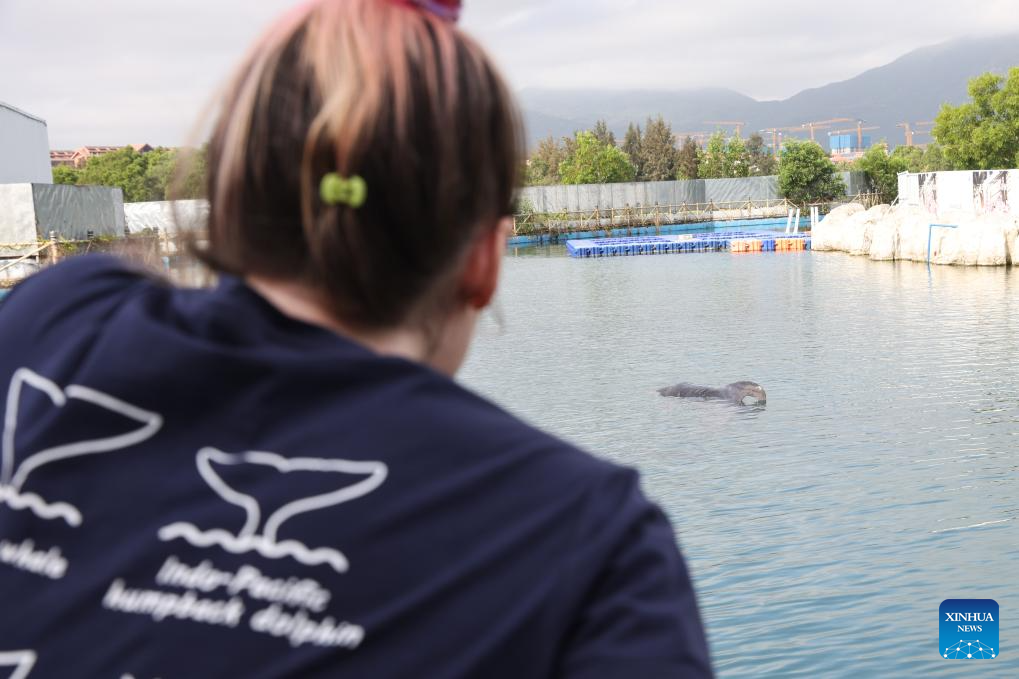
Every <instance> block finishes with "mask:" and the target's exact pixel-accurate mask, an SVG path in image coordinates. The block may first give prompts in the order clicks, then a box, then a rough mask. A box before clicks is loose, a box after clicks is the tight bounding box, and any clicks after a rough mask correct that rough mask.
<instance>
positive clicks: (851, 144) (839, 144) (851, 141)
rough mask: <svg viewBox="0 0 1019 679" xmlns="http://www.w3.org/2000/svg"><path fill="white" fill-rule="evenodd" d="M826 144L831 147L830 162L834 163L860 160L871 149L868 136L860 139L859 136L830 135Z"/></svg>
mask: <svg viewBox="0 0 1019 679" xmlns="http://www.w3.org/2000/svg"><path fill="white" fill-rule="evenodd" d="M861 141H862V142H863V143H862V144H861V143H860V142H861ZM828 143H829V145H830V146H831V157H832V160H834V161H835V162H839V161H846V162H849V161H853V160H856V159H858V158H862V157H863V154H864V153H865V152H866V151H867V149H869V148H870V147H871V143H870V136H868V135H863V136H862V137H861V136H860V135H859V134H832V135H829V136H828Z"/></svg>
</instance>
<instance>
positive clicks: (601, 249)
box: [566, 231, 810, 257]
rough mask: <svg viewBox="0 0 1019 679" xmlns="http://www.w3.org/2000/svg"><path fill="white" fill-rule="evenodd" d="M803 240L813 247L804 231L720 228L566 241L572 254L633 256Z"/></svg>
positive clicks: (771, 246)
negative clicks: (691, 231) (711, 231)
mask: <svg viewBox="0 0 1019 679" xmlns="http://www.w3.org/2000/svg"><path fill="white" fill-rule="evenodd" d="M785 239H799V240H803V241H804V244H803V250H809V249H810V237H809V236H808V235H806V234H802V233H780V232H775V231H718V232H714V233H691V234H680V235H663V236H636V237H633V238H593V239H578V240H568V241H566V251H567V252H568V253H569V255H570V257H629V256H635V255H671V254H679V253H684V252H726V251H729V250H731V249H732V243H733V241H760V249H759V250H755V251H758V252H774V251H775V250H776V245H775V242H776V240H785Z"/></svg>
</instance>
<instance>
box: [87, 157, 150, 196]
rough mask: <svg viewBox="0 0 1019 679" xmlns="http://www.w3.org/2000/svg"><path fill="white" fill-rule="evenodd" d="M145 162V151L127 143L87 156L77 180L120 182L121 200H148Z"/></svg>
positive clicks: (108, 184) (88, 182)
mask: <svg viewBox="0 0 1019 679" xmlns="http://www.w3.org/2000/svg"><path fill="white" fill-rule="evenodd" d="M147 170H148V162H147V161H146V159H145V154H141V153H138V152H136V151H135V150H134V149H133V148H131V147H130V146H125V147H124V148H122V149H120V150H117V151H113V152H112V153H106V154H103V155H101V156H94V157H92V158H89V160H88V162H87V163H86V164H85V167H83V168H82V169H81V174H80V179H79V182H78V183H79V184H88V185H99V186H119V187H120V188H121V189H122V190H123V191H124V202H126V203H137V202H140V201H145V200H151V194H150V192H149V187H148V184H147V182H146V180H145V174H146V172H147Z"/></svg>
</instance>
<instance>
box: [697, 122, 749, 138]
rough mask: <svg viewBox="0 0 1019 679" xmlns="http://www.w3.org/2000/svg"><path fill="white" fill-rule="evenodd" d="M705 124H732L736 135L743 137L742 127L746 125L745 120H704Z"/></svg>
mask: <svg viewBox="0 0 1019 679" xmlns="http://www.w3.org/2000/svg"><path fill="white" fill-rule="evenodd" d="M704 124H705V125H732V126H733V127H735V128H736V136H737V137H740V138H742V137H743V128H744V127H746V126H747V124H746V123H745V122H741V121H738V120H705V121H704Z"/></svg>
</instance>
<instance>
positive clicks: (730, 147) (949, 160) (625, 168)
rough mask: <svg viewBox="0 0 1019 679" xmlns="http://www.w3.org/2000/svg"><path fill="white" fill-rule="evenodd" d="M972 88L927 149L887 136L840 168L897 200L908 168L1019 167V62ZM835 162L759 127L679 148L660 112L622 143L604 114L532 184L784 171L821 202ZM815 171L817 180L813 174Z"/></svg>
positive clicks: (536, 161)
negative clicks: (772, 143) (895, 143)
mask: <svg viewBox="0 0 1019 679" xmlns="http://www.w3.org/2000/svg"><path fill="white" fill-rule="evenodd" d="M969 95H970V101H968V102H966V103H964V104H961V105H959V106H952V105H949V104H945V105H944V106H943V107H942V108H941V112H940V113H939V114H938V116H937V119H936V122H935V126H934V130H933V135H934V139H935V141H934V142H932V143H931V144H929V145H927V147H926V148H920V147H916V146H899V147H897V148H896V149H895V150H894V151H892V152H891V153H889V152H888V145H887V143H884V142H881V143H879V144H877V145H876V146H874V147H872V148H871V149H870V150H868V151H867V152H866V153H865V154H864V155H863V157H862V158H860V159H858V160H856V161H854V162H851V163H844V164H841V165H840V167H839V168H837V169H843V170H857V171H862V172H865V173H866V174H867V177H868V179H869V181H870V184H871V186H872V187H873V189H874V190H875V191H876V192H878V193H880V194H881V195H882V197H883V199H884V200H886V201H891V200H894V199H895V197H896V195H897V194H898V178H897V175H898V174H899V173H900V172H937V171H941V170H986V169H1005V168H1011V167H1019V67H1017V68H1013V69H1011V70H1010V71H1009V73H1008V75H1007V76H1001V75H996V74H994V73H985V74H984V75H981V76H979V77H976V78H974V79H973V80H971V81H970V83H969ZM835 169H836V168H835V166H833V165H832V163H831V161H830V160H828V158H827V155H826V154H825V153H824V151H823V150H822V149H821V147H820V146H818V145H817V144H812V143H811V142H801V141H795V140H791V141H787V142H786V144H785V148H784V149H783V151H782V155H781V159H780V160H779V159H776V158H775V157H774V156H772V155H771V153H770V152H769V149H768V148H767V147H766V145H765V143H764V140H763V139H762V138H761V136H760V135H758V134H754V135H752V136H750V137H749V138H747V139H746V140H744V139H741V138H739V137H731V138H726V136H725V135H724V134H723V133H721V132H718V133H716V134H715V135H713V136H712V137H711V138H710V139H709V140H708V143H707V144H706V145H705V147H704V148H703V149H702V148H700V147H699V146H698V145H697V144H696V143H695V142H694V140H693V139H691V138H689V137H688V138H686V139H685V140H683V142H682V144H678V145H677V139H676V136H675V134H673V132H672V128H671V126H670V125H669V124H668V123H667V122H665V120H664V119H663V118H662V117H661V116H659V117H658V118H655V119H652V118H649V119H648V120H647V122H646V123H645V126H644V129H643V130H642V129H641V127H640V126H639V125H634V124H631V125H630V126H629V128H628V129H627V131H626V136H625V137H624V138H623V143H622V144H621V146H620V147H618V148H617V145H616V139H615V137H614V135H613V134H612V132H611V131H610V130H609V128H608V125H607V124H606V123H605V122H604V121H599V122H598V123H597V124H596V125H595V127H594V129H592V130H589V131H586V132H579V133H577V134H576V135H575V136H574V137H564V138H563V139H561V140H559V141H556V140H555V139H553V138H551V137H549V138H547V139H545V140H544V141H542V142H541V143H540V144H539V145H538V148H537V150H536V151H535V153H534V155H532V156H531V158H530V160H529V161H528V171H527V182H528V184H558V183H564V184H578V183H599V182H618V181H633V180H636V181H662V180H668V179H696V178H701V179H711V178H718V177H750V176H759V175H771V174H776V173H777V174H779V176H780V177H782V178H784V181H785V182H790V181H794V179H793V178H794V177H798V178H799V179H798V180H795V181H799V182H800V183H801V184H803V185H804V186H813V187H814V189H811V190H808V191H807V192H806V193H805V194H803V195H807V194H810V195H811V197H810V198H809V200H820V199H821V198H822V195H821V194H824V193H828V192H830V189H831V187H832V186H834V181H833V180H832V179H831V178H832V177H835V178H836V179H837V176H836V175H835ZM808 176H809V177H813V179H811V180H810V181H806V177H808ZM795 181H794V183H795ZM821 187H824V188H823V190H821ZM786 195H788V194H786ZM790 198H792V196H790Z"/></svg>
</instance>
